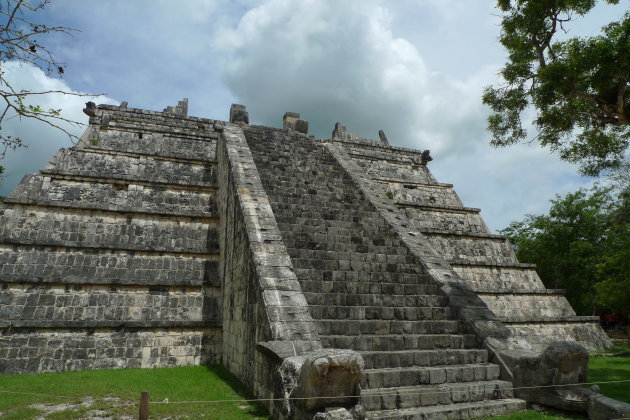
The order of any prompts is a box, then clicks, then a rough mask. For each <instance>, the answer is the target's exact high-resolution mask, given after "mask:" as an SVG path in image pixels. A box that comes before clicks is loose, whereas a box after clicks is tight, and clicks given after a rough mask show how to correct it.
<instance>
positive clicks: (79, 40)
mask: <svg viewBox="0 0 630 420" xmlns="http://www.w3.org/2000/svg"><path fill="white" fill-rule="evenodd" d="M46 10H47V13H49V16H48V18H49V20H50V21H54V22H55V23H57V24H63V25H67V26H70V27H77V28H78V29H81V30H82V32H81V33H78V34H77V35H76V36H75V37H74V38H72V39H66V38H64V39H61V40H55V42H54V43H53V44H52V47H53V50H54V51H57V52H59V54H60V58H61V60H62V61H67V62H68V66H67V68H68V72H67V73H66V76H65V77H66V80H68V81H69V82H68V83H67V84H66V85H64V86H65V87H66V88H69V86H71V87H72V88H74V89H78V90H83V91H91V92H108V93H109V94H110V95H111V96H113V97H116V98H117V99H119V100H128V101H129V104H130V106H134V107H140V108H145V109H152V110H158V111H159V110H161V109H162V108H164V107H165V106H166V105H169V104H174V103H175V102H176V101H177V100H178V99H181V98H182V97H185V96H186V97H189V98H190V110H191V115H196V116H200V117H208V118H216V119H226V118H227V112H228V109H229V106H230V103H232V102H237V101H238V102H240V103H243V104H244V105H247V107H248V110H249V112H250V118H251V120H252V121H253V122H255V123H262V124H266V125H271V126H279V125H280V124H281V119H282V115H283V114H284V112H286V111H295V112H300V113H301V115H302V117H303V118H305V119H307V120H309V123H310V131H311V133H313V134H315V135H316V136H318V137H329V136H330V134H331V132H332V129H333V126H334V123H335V122H336V121H341V122H342V123H344V124H345V125H346V126H347V127H348V129H349V130H350V131H351V132H354V133H355V134H359V135H362V136H366V137H371V138H377V132H378V130H379V129H383V130H384V131H385V133H386V134H387V136H388V138H389V140H390V142H391V143H392V144H394V145H399V146H407V147H412V148H416V149H431V150H432V155H433V156H434V158H435V160H434V161H433V162H431V168H432V170H433V171H434V172H435V174H436V176H437V178H438V180H439V181H441V182H452V183H454V184H455V186H456V190H457V192H458V193H459V194H460V196H461V197H462V199H463V200H464V202H465V204H466V205H469V206H474V207H481V208H482V210H483V213H482V214H483V215H484V217H485V219H486V220H487V222H488V224H489V225H490V226H491V227H492V228H501V227H504V226H505V225H506V224H507V222H508V221H509V220H512V219H516V218H519V217H522V215H523V214H524V213H527V212H540V211H544V210H545V209H546V208H547V207H548V200H549V199H550V198H553V195H554V194H555V193H556V192H559V193H563V192H567V191H570V190H573V189H575V188H577V187H578V186H580V185H583V184H585V183H588V182H590V180H585V179H582V178H580V177H578V176H576V175H575V173H576V172H575V168H574V167H572V166H571V165H568V164H566V163H563V162H560V161H559V160H558V159H557V158H555V157H554V156H553V155H551V154H550V153H549V152H548V151H547V150H543V149H540V148H538V147H537V146H533V147H526V146H517V147H512V148H507V149H502V150H495V149H492V148H490V146H489V145H488V141H489V137H490V136H489V134H488V133H487V132H486V130H485V125H486V122H485V118H486V116H487V113H488V111H487V110H486V109H485V108H484V107H483V106H482V104H481V100H480V97H481V92H482V89H483V86H485V85H489V84H492V83H495V82H496V80H497V73H498V70H499V68H500V67H501V66H502V64H503V62H504V60H505V58H504V56H505V53H504V51H503V50H502V48H501V46H500V45H499V43H498V42H497V37H498V35H499V29H500V28H499V26H498V23H499V19H498V18H497V17H496V16H494V15H493V13H495V11H494V9H493V7H492V3H491V2H487V1H486V0H466V1H461V0H397V1H395V2H393V1H385V0H343V1H338V0H300V1H295V0H292V1H290V0H265V1H258V0H238V1H232V0H207V1H201V0H194V1H193V0H189V1H185V0H181V1H178V2H172V1H167V0H160V1H157V0H156V1H151V2H148V1H143V2H129V1H127V0H108V1H107V2H103V1H96V0H82V1H80V2H79V1H75V2H53V3H51V4H50V5H49V6H48V7H47V9H46ZM602 10H603V9H602ZM606 10H608V9H606ZM611 10H612V9H611ZM604 20H606V19H605V18H604ZM587 26H588V25H587ZM600 26H601V24H597V25H596V27H595V28H594V30H595V32H597V31H598V30H599V27H600ZM584 32H588V28H586V29H585V31H584ZM29 74H30V73H29V72H28V71H24V74H22V75H20V77H21V78H22V79H24V80H23V82H24V83H25V86H28V87H32V86H37V85H38V83H39V84H41V83H48V82H52V81H54V80H53V79H51V80H47V78H46V77H45V76H43V75H41V74H39V75H38V74H30V75H29ZM27 76H28V77H27ZM56 82H59V81H58V80H57V81H56ZM61 83H62V84H63V82H61ZM67 85H69V86H67ZM235 98H237V99H235ZM59 101H61V102H60V104H59V105H55V107H57V108H59V107H61V108H64V110H73V112H74V113H75V114H74V115H75V116H76V118H79V119H83V120H84V121H85V117H84V116H83V115H82V114H81V108H82V107H83V102H85V100H83V99H82V100H79V101H77V102H76V103H70V102H66V101H71V99H69V98H60V99H59ZM97 102H102V100H97ZM22 129H23V130H25V131H26V132H28V134H29V136H28V138H30V139H35V140H31V141H30V143H31V148H30V149H28V150H25V151H21V152H20V153H14V154H12V155H11V156H10V158H9V159H7V160H6V161H4V162H2V163H1V164H3V165H5V166H9V164H11V165H12V166H11V168H12V169H11V170H12V171H13V172H14V173H16V175H15V177H21V176H22V173H23V172H25V171H24V168H26V167H27V165H28V171H35V170H37V169H38V168H39V167H41V166H43V165H44V164H45V162H46V161H47V160H48V158H49V156H50V155H51V154H52V153H53V152H54V151H55V150H56V149H57V148H59V147H62V146H66V147H67V146H68V145H69V144H70V143H69V142H68V141H67V140H65V139H64V138H63V136H59V135H58V134H57V137H55V136H53V135H51V134H47V133H45V132H44V130H43V128H42V127H37V128H36V127H31V126H30V125H25V126H24V128H22ZM37 130H39V131H37ZM25 137H26V136H25ZM51 139H56V140H51ZM42 140H43V141H42ZM34 145H36V146H34ZM44 146H46V147H49V148H48V149H46V150H44V149H43V147H44ZM35 149H37V151H36V150H35ZM36 154H38V155H41V157H38V159H40V161H39V162H41V163H39V162H38V163H36V162H32V163H31V162H30V160H31V158H33V157H34V156H35V155H36ZM9 161H16V164H13V163H12V162H9ZM18 173H19V175H18ZM7 184H8V182H5V186H6V185H7ZM2 191H5V192H6V187H5V188H4V189H3V190H2Z"/></svg>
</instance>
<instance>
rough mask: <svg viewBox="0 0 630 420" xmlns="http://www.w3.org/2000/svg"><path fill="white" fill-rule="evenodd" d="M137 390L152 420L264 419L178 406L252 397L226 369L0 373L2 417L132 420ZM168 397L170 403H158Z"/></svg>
mask: <svg viewBox="0 0 630 420" xmlns="http://www.w3.org/2000/svg"><path fill="white" fill-rule="evenodd" d="M628 350H630V349H629V348H628V346H627V345H625V344H618V345H617V346H616V348H615V350H613V351H611V352H609V353H615V352H620V351H628ZM589 366H590V377H589V382H602V381H611V380H624V379H630V357H613V356H605V357H604V356H600V357H592V358H591V361H590V365H589ZM599 386H600V388H601V391H602V393H603V394H604V395H607V396H609V397H611V398H615V399H617V400H621V401H625V402H628V403H630V382H628V383H618V384H601V385H599ZM3 391H11V393H5V392H3ZM141 391H149V392H150V394H151V402H152V404H151V405H150V418H152V419H159V418H167V417H170V418H177V419H221V420H223V419H225V420H241V419H242V420H255V419H267V418H268V416H267V413H266V410H265V408H264V407H263V406H262V405H261V404H249V403H244V402H242V401H232V402H217V403H204V402H199V403H186V404H178V403H177V401H208V400H243V399H248V398H252V395H251V394H249V393H248V392H247V390H246V389H245V388H244V387H243V385H242V384H240V382H239V381H238V380H237V379H236V378H235V377H234V376H232V374H230V372H229V371H227V369H225V368H222V367H217V366H212V367H205V366H192V367H181V368H164V369H124V370H99V371H84V372H62V373H43V374H38V375H28V374H22V375H0V418H2V419H34V418H37V417H39V416H42V415H46V419H57V420H60V419H80V418H86V417H90V416H94V415H101V416H103V417H105V416H110V417H113V418H118V419H125V418H128V419H135V418H137V416H138V403H139V400H140V392H141ZM33 394H41V395H33ZM166 399H168V401H169V402H168V403H160V402H164V401H165V400H166ZM578 418H584V417H579V416H575V415H570V414H563V413H558V412H554V411H548V412H546V413H539V412H536V411H532V410H527V411H523V412H520V413H514V414H509V415H505V416H501V417H496V418H495V420H561V419H578Z"/></svg>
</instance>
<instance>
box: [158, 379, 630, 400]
mask: <svg viewBox="0 0 630 420" xmlns="http://www.w3.org/2000/svg"><path fill="white" fill-rule="evenodd" d="M625 382H630V379H623V380H617V381H603V382H581V383H574V384H564V385H539V386H523V387H506V388H503V389H502V390H511V391H514V390H517V389H534V388H558V387H569V386H588V385H600V384H612V383H625ZM444 385H445V384H435V385H428V386H435V387H440V386H444ZM457 385H461V388H460V389H465V388H466V386H467V385H466V383H458V384H457ZM454 390H457V386H454V387H453V386H450V387H449V389H448V390H439V389H438V390H427V391H416V390H409V391H406V392H405V391H403V392H399V391H389V392H380V393H370V394H367V395H369V396H371V397H372V396H375V397H376V396H378V397H380V396H389V395H412V394H418V395H433V394H446V393H450V392H452V391H454ZM367 395H366V396H367ZM353 397H356V395H343V396H339V395H336V396H332V397H290V398H282V400H283V401H286V400H313V399H334V398H353ZM276 400H279V398H252V399H237V400H200V401H194V400H193V401H170V400H167V401H151V402H150V404H184V403H191V404H198V403H220V402H266V401H276Z"/></svg>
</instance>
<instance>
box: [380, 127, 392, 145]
mask: <svg viewBox="0 0 630 420" xmlns="http://www.w3.org/2000/svg"><path fill="white" fill-rule="evenodd" d="M378 138H380V139H381V141H382V142H383V143H385V144H386V145H388V146H389V141H387V137H386V136H385V132H384V131H383V130H378Z"/></svg>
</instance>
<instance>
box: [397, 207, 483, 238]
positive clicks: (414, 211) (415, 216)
mask: <svg viewBox="0 0 630 420" xmlns="http://www.w3.org/2000/svg"><path fill="white" fill-rule="evenodd" d="M405 214H407V217H408V218H409V219H411V220H413V221H414V222H416V225H417V226H419V227H421V228H423V229H426V230H427V231H450V232H468V233H473V234H485V233H487V232H488V228H487V227H486V224H485V223H484V222H483V220H482V219H481V216H480V215H479V212H478V211H476V209H461V210H458V209H450V208H447V209H444V208H439V207H438V208H431V209H430V210H429V209H426V210H424V209H422V208H421V207H420V208H418V207H416V208H405Z"/></svg>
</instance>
